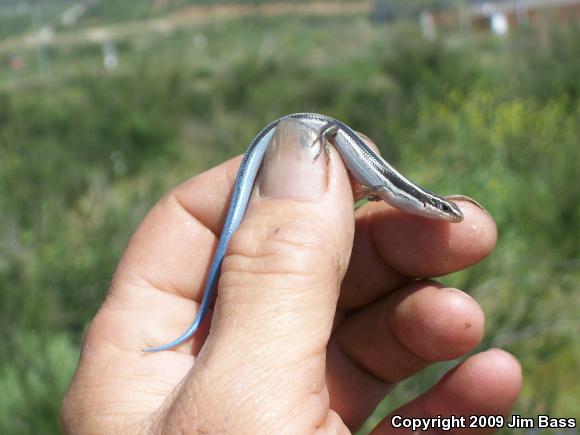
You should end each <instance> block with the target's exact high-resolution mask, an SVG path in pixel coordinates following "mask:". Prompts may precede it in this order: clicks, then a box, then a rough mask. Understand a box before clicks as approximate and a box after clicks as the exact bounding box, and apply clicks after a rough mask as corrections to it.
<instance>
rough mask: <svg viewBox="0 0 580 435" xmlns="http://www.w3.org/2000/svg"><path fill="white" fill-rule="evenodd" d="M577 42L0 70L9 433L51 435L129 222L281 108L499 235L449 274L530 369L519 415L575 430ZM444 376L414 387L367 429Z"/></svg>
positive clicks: (482, 42) (298, 45) (266, 41)
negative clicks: (370, 148)
mask: <svg viewBox="0 0 580 435" xmlns="http://www.w3.org/2000/svg"><path fill="white" fill-rule="evenodd" d="M578 40H580V29H579V28H578V27H566V28H554V29H542V31H536V30H532V29H524V30H522V31H519V32H517V33H514V34H512V35H510V36H509V37H507V38H505V39H498V38H496V37H491V36H481V35H480V36H473V35H456V34H455V35H444V36H441V37H440V38H438V39H436V40H434V41H427V40H425V39H423V38H422V37H421V36H420V34H419V33H418V31H417V29H415V28H414V27H413V26H412V25H409V24H404V23H402V24H396V25H391V26H388V27H385V26H372V25H371V24H370V23H369V21H368V19H367V17H362V16H361V17H355V18H353V17H344V18H339V17H332V18H321V17H316V18H314V17H312V18H300V19H298V18H291V17H284V18H280V17H269V18H244V19H239V20H236V21H231V22H228V23H227V24H225V23H222V24H215V23H214V24H208V25H206V26H203V27H197V28H194V29H190V30H187V31H185V30H182V31H177V32H174V33H171V34H168V35H166V36H164V37H159V36H158V35H153V34H151V35H148V36H142V37H139V38H134V39H131V40H126V41H121V42H119V43H117V51H118V55H119V59H120V65H119V68H118V69H116V70H115V71H107V70H105V69H104V68H103V67H102V53H101V49H100V47H98V46H90V45H87V46H77V47H52V48H51V49H50V51H49V56H50V58H51V65H52V69H51V72H50V74H47V75H43V76H39V75H38V74H37V72H36V71H35V70H34V68H33V62H34V52H23V53H22V56H23V57H24V58H25V59H26V60H27V62H28V63H27V64H28V67H27V69H25V70H24V71H21V72H18V73H14V72H11V71H8V70H7V69H3V70H2V69H0V211H1V212H0V295H1V296H2V304H1V305H0V314H1V315H0V328H1V331H2V343H3V346H2V347H0V391H2V392H3V394H2V395H0V433H6V434H13V433H43V434H45V433H58V431H59V429H58V419H57V416H58V407H59V405H60V398H61V397H62V395H63V392H64V390H65V388H66V386H67V383H68V381H69V379H70V377H71V375H72V373H73V370H74V367H75V364H76V358H77V357H78V349H79V346H80V343H81V339H82V335H83V331H84V328H85V327H86V325H87V324H88V322H89V321H90V319H91V317H92V316H93V315H94V313H95V312H96V310H97V308H98V306H99V304H100V303H101V301H102V300H103V297H104V294H105V292H106V290H107V285H108V282H109V280H110V278H111V275H112V273H113V270H114V267H115V264H116V262H117V260H118V258H119V256H120V254H121V253H122V250H123V247H124V244H125V243H126V241H127V239H128V237H129V235H130V234H131V231H132V230H133V228H134V227H135V226H136V225H137V224H138V222H139V221H140V220H141V219H142V218H143V216H144V215H145V213H146V212H147V210H148V209H149V208H150V207H151V206H152V205H153V204H154V203H155V202H156V201H157V199H158V198H159V197H160V196H161V195H162V194H163V193H164V192H165V191H167V190H168V189H170V188H171V187H172V186H174V185H175V184H177V183H179V182H180V181H182V180H184V179H186V178H188V177H190V176H192V175H194V174H196V173H198V172H200V171H202V170H204V169H206V168H209V167H211V166H212V165H215V164H217V163H219V162H221V161H223V160H224V159H226V158H229V157H231V156H233V155H235V154H237V153H241V152H243V151H244V149H245V147H246V146H247V143H248V142H249V140H250V139H251V138H252V137H253V135H254V134H255V133H256V132H257V131H258V130H259V129H260V128H261V127H262V126H263V125H265V124H266V123H267V122H269V121H271V120H272V119H275V118H277V117H279V116H281V115H284V114H287V113H291V112H297V111H312V112H320V113H327V114H329V115H332V116H335V117H337V118H339V119H341V120H344V121H345V122H347V123H349V124H350V125H352V126H353V127H354V128H356V129H357V130H360V131H363V132H365V133H366V134H368V135H369V136H370V137H372V138H373V139H374V140H375V141H376V143H377V144H379V145H380V146H381V147H382V150H383V154H384V155H385V156H386V157H387V158H388V159H389V160H391V161H392V162H394V163H395V164H396V166H397V167H398V168H400V169H401V170H402V171H403V172H404V173H406V174H409V175H410V176H411V177H412V178H413V179H414V180H416V181H418V182H420V183H421V184H424V185H427V186H429V187H430V188H432V189H433V190H435V191H437V192H443V193H445V192H448V193H456V192H461V193H464V194H467V195H470V196H472V197H474V198H477V199H478V200H479V201H481V202H482V203H483V204H484V205H485V206H486V207H487V209H488V210H489V211H490V212H491V213H492V214H493V216H494V217H495V218H496V220H497V223H498V228H499V236H500V237H499V242H498V246H497V249H496V250H495V251H494V253H493V254H492V255H491V256H490V257H489V258H488V259H487V260H485V261H484V262H482V263H481V264H480V265H478V266H477V267H474V268H472V269H470V270H468V271H463V272H460V273H457V274H454V275H453V276H450V277H446V278H444V281H445V282H446V283H448V284H450V285H454V286H457V287H459V288H465V289H467V290H468V291H469V292H470V293H471V294H473V295H474V296H475V297H476V298H477V299H478V300H479V301H481V303H482V305H483V307H484V309H485V311H486V313H487V315H488V318H487V329H486V331H487V332H486V337H485V339H484V342H483V343H482V345H481V346H480V347H479V350H481V349H485V348H488V347H490V346H498V347H502V348H504V349H507V350H508V351H510V352H512V353H514V354H515V355H516V356H517V357H518V358H519V359H520V361H521V362H522V365H523V368H524V373H525V385H524V390H523V394H522V397H521V400H520V401H519V402H518V407H517V409H516V411H515V412H516V413H518V414H520V415H522V416H534V415H537V414H538V413H544V414H550V415H552V416H568V417H572V416H575V417H578V416H579V415H578V410H579V409H580V386H579V384H578V382H577V376H578V368H579V363H580V344H579V340H578V334H579V332H580V324H579V321H578V312H579V308H580V301H579V299H578V284H577V283H578V281H579V279H580V267H579V266H580V258H579V257H578V236H579V234H580V228H579V225H578V224H579V222H580V189H579V188H578V183H577V182H576V180H577V170H578V163H579V162H580V155H579V150H580V146H579V144H578V140H579V138H580V94H579V86H580V85H579V84H578V83H579V82H578V73H579V63H578V62H579V59H580V46H579V45H578V43H577V41H578ZM450 365H451V363H446V364H438V365H436V366H434V367H432V368H430V369H428V370H426V371H425V373H423V374H421V375H419V376H417V377H416V378H414V379H412V380H409V381H406V382H404V383H402V384H401V385H400V386H399V388H397V389H396V390H395V392H394V393H393V394H392V395H391V396H389V397H388V398H387V399H386V400H385V402H384V403H383V404H382V405H381V406H380V407H379V409H378V411H377V412H376V413H375V415H374V416H373V417H372V418H371V419H370V420H369V423H368V426H367V428H366V429H364V430H363V431H362V432H363V433H364V432H366V430H367V429H368V428H370V427H371V425H372V424H373V423H376V422H377V421H378V420H379V419H380V418H381V417H383V416H385V415H386V414H387V413H388V412H389V410H391V409H393V407H395V406H397V405H400V404H401V403H404V402H405V401H406V400H409V399H410V398H411V397H413V396H414V395H415V394H417V393H418V392H420V391H424V390H425V389H427V388H428V387H429V386H430V385H432V384H433V383H434V382H435V381H436V379H437V378H438V377H439V376H441V374H442V373H444V371H445V370H446V369H448V368H449V367H450Z"/></svg>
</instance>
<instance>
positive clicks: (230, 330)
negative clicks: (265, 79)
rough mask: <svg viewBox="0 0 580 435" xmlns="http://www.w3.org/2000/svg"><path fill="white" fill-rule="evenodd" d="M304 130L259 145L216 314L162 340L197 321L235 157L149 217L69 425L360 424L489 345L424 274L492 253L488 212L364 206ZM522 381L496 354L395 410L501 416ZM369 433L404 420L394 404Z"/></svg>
mask: <svg viewBox="0 0 580 435" xmlns="http://www.w3.org/2000/svg"><path fill="white" fill-rule="evenodd" d="M301 141H303V138H300V137H298V136H297V135H294V136H293V135H292V134H289V135H286V136H285V137H283V138H281V139H280V140H279V141H278V143H276V144H275V146H274V147H272V150H271V152H269V153H268V155H267V157H266V161H265V163H264V165H265V166H264V168H265V169H263V170H262V173H261V175H260V177H259V180H258V188H257V189H255V192H254V194H253V196H252V199H251V201H250V206H249V208H248V211H247V213H246V216H245V218H244V221H243V223H242V225H241V226H240V228H239V230H238V231H237V232H236V233H235V235H234V237H233V238H232V240H231V243H230V245H229V247H228V252H227V256H226V258H225V260H224V263H223V267H222V275H221V278H220V283H219V297H218V298H217V300H216V304H215V307H214V310H213V314H212V316H211V322H210V321H209V320H206V321H205V322H204V323H203V325H202V328H201V329H200V331H198V333H197V334H196V335H195V336H194V337H193V338H192V339H191V340H189V341H187V342H186V343H184V344H183V345H181V346H179V347H177V348H175V349H173V350H171V351H163V352H159V353H145V352H143V351H142V349H143V348H146V347H149V346H156V345H159V344H163V343H165V342H167V341H169V340H172V339H174V338H176V337H177V336H178V335H179V334H181V333H182V332H183V330H185V329H186V328H187V326H189V324H190V323H191V321H192V319H193V317H194V314H195V311H196V307H197V305H198V302H199V301H200V300H201V296H202V293H203V284H204V281H205V278H206V274H207V270H208V268H209V263H210V261H211V256H212V252H213V250H214V249H215V246H216V244H217V238H218V235H219V233H220V229H221V227H222V225H223V221H224V218H225V214H226V210H227V206H228V200H227V199H228V198H229V195H230V192H231V188H232V186H233V182H234V179H235V174H236V171H237V168H238V166H239V163H240V158H239V157H238V158H236V159H233V160H230V161H228V162H226V163H224V164H222V165H220V166H218V167H216V168H213V169H211V170H209V171H207V172H205V173H203V174H201V175H199V176H196V177H194V178H192V179H190V180H188V181H187V182H185V183H184V184H182V185H180V186H178V187H177V188H175V189H174V190H173V191H171V192H169V193H168V194H167V195H165V196H164V197H163V198H162V199H161V200H160V201H159V202H158V203H157V204H156V205H155V207H153V209H152V210H151V211H150V212H149V213H148V214H147V216H146V217H145V218H144V220H143V222H142V223H141V224H140V226H139V227H138V229H137V230H136V231H135V233H134V235H133V236H132V238H131V240H130V242H129V244H128V246H127V248H126V251H125V253H124V255H123V257H122V259H121V261H120V263H119V265H118V267H117V270H116V272H115V275H114V277H113V280H112V283H111V287H110V289H109V292H108V295H107V297H106V300H105V301H104V303H103V305H102V307H101V308H100V310H99V311H98V313H97V315H96V316H95V318H94V319H93V321H92V323H91V325H90V327H89V329H88V331H87V334H86V337H85V340H84V344H83V347H82V351H81V357H80V360H79V365H78V368H77V371H76V374H75V376H74V378H73V380H72V382H71V385H70V387H69V389H68V391H67V393H66V396H65V398H64V401H63V405H62V409H61V422H62V427H63V431H64V432H65V433H67V434H93V433H94V434H118V433H123V434H132V433H159V434H162V433H167V434H173V433H187V434H189V433H192V434H193V433H231V434H274V433H275V434H309V433H317V434H318V433H320V434H322V433H350V432H351V431H355V430H357V429H358V428H360V426H361V425H362V423H363V422H364V421H365V419H366V418H367V417H368V416H369V415H370V414H371V413H372V412H373V410H374V409H375V407H376V406H377V404H378V403H379V402H380V401H381V399H382V398H383V397H384V396H385V395H387V394H388V393H389V392H390V391H391V390H392V389H393V388H394V386H395V385H396V383H397V382H399V381H401V380H404V379H407V378H409V377H411V376H413V375H415V374H416V373H418V372H420V371H421V370H423V369H424V368H426V367H428V366H429V365H431V364H433V363H436V362H438V361H445V360H452V359H456V358H460V357H462V356H464V355H466V354H467V353H468V352H470V351H471V350H472V349H473V348H474V347H475V346H476V345H477V344H478V343H479V342H480V340H481V338H482V335H483V330H484V314H483V311H482V310H481V308H480V306H479V305H478V304H477V302H476V301H475V300H474V299H473V298H471V297H470V296H468V295H467V294H466V293H464V292H462V291H460V290H457V289H449V288H445V287H443V286H441V285H439V284H438V283H436V282H435V281H432V280H429V279H426V278H425V277H435V276H440V275H444V274H447V273H450V272H454V271H457V270H461V269H464V268H467V267H469V266H471V265H473V264H475V263H477V262H479V261H480V260H482V259H483V258H484V257H486V256H487V255H488V254H489V253H490V252H491V250H492V249H493V247H494V245H495V241H496V227H495V224H494V222H493V220H492V218H491V217H490V216H489V215H488V214H487V213H486V212H485V211H483V210H482V209H480V208H479V207H477V206H476V205H474V204H472V203H470V202H467V201H466V202H458V205H459V206H460V207H461V209H462V211H463V212H464V214H465V220H464V221H463V222H461V223H453V224H452V223H447V222H442V221H433V220H427V219H424V218H420V217H415V216H410V215H407V214H403V213H401V212H399V211H397V210H395V209H393V208H391V207H389V206H388V205H386V204H384V203H368V204H366V205H364V206H363V207H361V208H359V209H358V210H357V211H356V212H355V213H353V207H352V204H353V194H352V189H351V183H350V182H349V178H348V174H347V172H346V171H345V169H344V166H343V164H342V162H341V160H340V159H339V158H337V154H336V153H335V152H332V154H331V158H330V159H328V160H327V159H326V158H318V159H316V161H314V162H313V159H312V150H311V149H310V148H309V147H304V146H300V142H301ZM355 190H356V189H355ZM418 278H420V279H418ZM210 323H211V326H210ZM520 387H521V371H520V366H519V364H518V362H517V360H516V359H515V358H514V357H512V356H511V355H509V354H508V353H506V352H504V351H501V350H498V349H492V350H487V351H485V352H481V353H479V354H475V355H473V356H470V357H468V358H466V359H464V360H463V361H462V362H461V363H459V364H458V365H457V366H456V367H455V368H454V369H453V370H451V371H450V372H449V373H447V374H446V375H445V376H444V377H443V378H442V379H441V380H440V381H439V382H438V383H437V384H436V385H434V386H433V387H432V388H431V389H430V390H428V391H426V392H425V393H423V394H421V395H420V396H418V397H417V398H416V399H414V400H413V401H411V402H410V403H408V404H406V405H404V406H403V407H402V408H400V409H398V410H394V411H393V413H392V415H397V414H400V415H404V416H409V417H429V416H437V415H442V416H447V415H464V416H469V415H499V414H501V415H508V414H509V413H510V411H511V409H512V407H513V405H514V402H515V400H516V398H517V395H518V393H519V390H520ZM468 432H470V431H469V430H467V429H460V430H452V431H451V432H449V433H452V434H453V433H468ZM493 432H494V430H493V429H491V428H490V429H480V430H479V431H477V433H493ZM373 433H381V434H390V433H406V432H404V431H402V430H396V429H394V428H393V427H392V426H391V424H390V418H389V417H387V418H385V419H384V420H383V421H382V422H381V423H379V425H378V426H377V427H376V428H375V429H374V431H373ZM409 433H410V432H409ZM434 433H439V432H434Z"/></svg>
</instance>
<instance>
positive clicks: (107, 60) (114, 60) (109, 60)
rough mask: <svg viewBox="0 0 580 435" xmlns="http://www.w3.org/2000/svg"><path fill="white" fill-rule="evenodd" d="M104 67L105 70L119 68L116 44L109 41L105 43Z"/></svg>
mask: <svg viewBox="0 0 580 435" xmlns="http://www.w3.org/2000/svg"><path fill="white" fill-rule="evenodd" d="M103 66H104V67H105V69H108V70H114V69H117V67H118V66H119V57H118V56H117V48H116V47H115V43H114V42H113V41H112V40H111V39H108V40H106V41H105V42H103Z"/></svg>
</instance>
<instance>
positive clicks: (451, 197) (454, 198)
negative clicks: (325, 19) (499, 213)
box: [445, 195, 491, 216]
mask: <svg viewBox="0 0 580 435" xmlns="http://www.w3.org/2000/svg"><path fill="white" fill-rule="evenodd" d="M445 199H448V200H450V201H467V202H470V203H472V204H473V205H475V206H477V207H479V208H480V209H481V210H483V211H484V212H485V213H487V215H488V216H491V213H490V212H488V211H487V210H486V208H485V207H484V206H483V205H481V204H480V203H479V202H477V201H476V200H475V199H473V198H470V197H469V196H466V195H447V196H446V197H445Z"/></svg>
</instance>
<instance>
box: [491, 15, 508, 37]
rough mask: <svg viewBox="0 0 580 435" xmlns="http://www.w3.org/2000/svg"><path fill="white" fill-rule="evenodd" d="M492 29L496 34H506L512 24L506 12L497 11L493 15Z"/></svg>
mask: <svg viewBox="0 0 580 435" xmlns="http://www.w3.org/2000/svg"><path fill="white" fill-rule="evenodd" d="M490 25H491V31H492V32H493V33H495V34H496V35H505V34H506V33H507V32H508V31H509V30H510V24H509V21H508V18H507V16H506V14H504V13H503V12H495V13H493V14H492V15H491V20H490Z"/></svg>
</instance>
